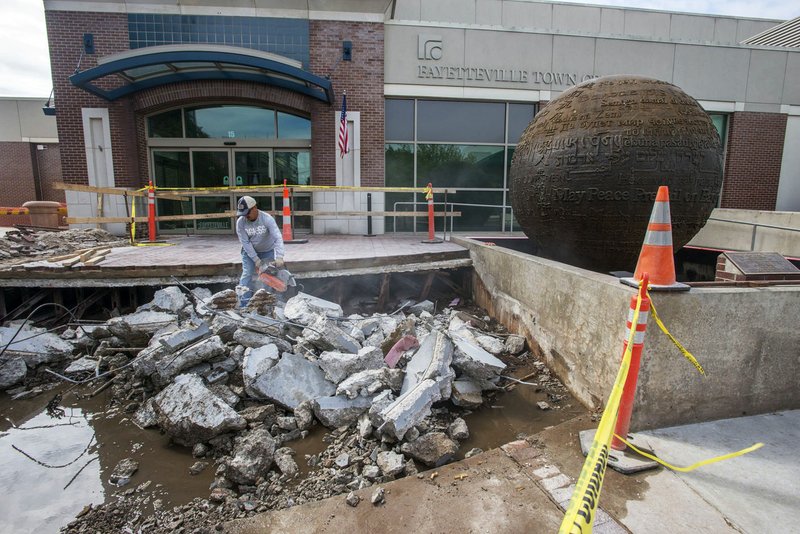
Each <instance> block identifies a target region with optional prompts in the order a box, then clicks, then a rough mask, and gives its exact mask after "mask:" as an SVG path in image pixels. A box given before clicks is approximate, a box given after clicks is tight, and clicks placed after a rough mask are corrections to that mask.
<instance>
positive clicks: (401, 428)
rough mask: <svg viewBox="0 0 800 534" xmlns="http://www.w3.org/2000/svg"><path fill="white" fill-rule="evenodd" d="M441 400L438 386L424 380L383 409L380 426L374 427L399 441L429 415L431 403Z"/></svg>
mask: <svg viewBox="0 0 800 534" xmlns="http://www.w3.org/2000/svg"><path fill="white" fill-rule="evenodd" d="M441 399H442V394H441V387H440V386H439V384H438V383H437V382H436V381H435V380H432V379H430V378H426V379H425V380H423V381H422V382H419V383H418V384H416V385H415V386H414V387H413V388H411V389H410V390H409V391H407V392H406V393H405V394H403V395H401V396H400V397H399V398H398V399H397V400H396V401H394V402H393V403H392V404H390V405H389V406H387V407H386V408H384V409H383V410H382V411H381V412H380V414H379V419H380V420H381V424H380V425H376V426H378V429H379V430H380V431H382V432H384V433H386V434H389V435H394V436H395V437H396V438H397V439H398V440H401V439H403V436H405V433H406V432H407V431H408V430H409V429H410V428H411V427H413V426H414V425H416V424H417V423H419V422H420V421H422V420H423V419H425V418H426V417H427V416H428V415H430V413H431V406H433V403H434V402H437V401H439V400H441ZM373 424H374V422H373Z"/></svg>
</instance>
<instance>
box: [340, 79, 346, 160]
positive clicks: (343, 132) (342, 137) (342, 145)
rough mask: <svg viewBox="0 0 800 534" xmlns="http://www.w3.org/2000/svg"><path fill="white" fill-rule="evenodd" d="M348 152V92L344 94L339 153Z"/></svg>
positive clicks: (342, 154)
mask: <svg viewBox="0 0 800 534" xmlns="http://www.w3.org/2000/svg"><path fill="white" fill-rule="evenodd" d="M345 154H347V93H345V94H343V95H342V115H341V117H340V118H339V155H340V156H341V157H344V155H345Z"/></svg>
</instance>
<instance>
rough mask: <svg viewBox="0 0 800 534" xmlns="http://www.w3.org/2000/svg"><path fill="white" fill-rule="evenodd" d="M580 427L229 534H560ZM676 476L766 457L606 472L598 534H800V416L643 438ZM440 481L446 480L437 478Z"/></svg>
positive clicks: (587, 424)
mask: <svg viewBox="0 0 800 534" xmlns="http://www.w3.org/2000/svg"><path fill="white" fill-rule="evenodd" d="M595 425H596V423H592V422H591V420H590V419H589V418H588V416H581V417H577V418H575V419H572V420H570V421H567V422H566V423H563V424H561V425H558V426H555V427H553V428H550V429H548V430H545V431H543V432H541V433H539V434H537V435H535V436H531V437H529V438H528V439H527V440H520V441H516V442H513V443H509V444H507V445H505V446H503V447H502V448H501V449H495V450H492V451H488V452H486V453H484V454H481V455H478V456H475V457H473V458H470V459H467V460H463V461H461V462H457V463H454V464H450V465H448V466H444V467H441V468H437V469H435V470H430V471H426V472H424V473H422V474H421V478H419V477H407V478H404V479H401V480H398V481H394V482H390V483H388V484H384V485H382V487H384V488H385V490H386V503H385V504H383V505H380V506H373V505H372V504H371V503H370V496H371V495H372V492H373V491H374V490H375V489H376V486H373V487H370V488H365V489H363V490H360V491H359V492H356V493H357V494H358V495H359V496H360V497H361V499H362V502H361V504H359V506H358V507H356V508H352V507H350V506H348V505H347V504H346V503H345V500H344V495H340V496H337V497H332V498H330V499H326V500H323V501H318V502H315V503H310V504H307V505H303V506H296V507H293V508H289V509H285V510H279V511H275V512H268V513H265V514H260V515H257V516H254V517H251V518H247V519H243V520H239V521H234V522H231V523H228V524H226V525H225V532H232V533H242V534H244V533H256V532H259V533H262V532H276V533H277V532H298V533H302V532H331V533H332V532H337V533H338V532H342V531H350V532H353V533H357V532H367V531H376V530H378V531H381V532H387V533H393V532H398V533H399V532H403V533H408V532H414V534H422V533H428V532H430V533H434V532H437V533H438V532H458V533H473V532H474V533H479V532H481V533H482V532H534V533H538V532H542V533H548V532H557V531H558V527H559V525H560V524H561V520H562V518H563V514H564V511H563V510H564V507H566V505H567V504H568V502H569V496H570V494H571V491H572V488H573V487H574V485H573V483H574V481H575V480H576V479H577V477H578V475H579V473H580V470H581V467H582V465H583V459H584V458H583V456H582V455H581V453H580V445H579V441H578V432H579V431H580V430H585V429H588V428H593V427H594V426H595ZM639 435H640V436H645V437H646V439H647V440H648V441H649V442H650V445H651V447H652V448H653V449H654V450H655V452H656V453H657V454H658V455H659V456H660V457H662V458H664V459H665V460H666V461H669V462H670V463H674V464H676V465H689V464H691V463H694V462H696V461H699V460H703V459H707V458H710V457H713V456H718V455H721V454H726V453H729V452H733V451H736V450H739V449H743V448H745V447H748V446H750V445H752V444H753V443H755V442H759V441H761V442H764V444H765V445H764V447H762V448H761V449H759V450H757V451H754V452H752V453H749V454H747V455H744V456H740V457H738V458H734V459H731V460H726V461H723V462H720V463H717V464H713V465H710V466H705V467H701V468H700V469H698V470H696V471H693V472H690V473H677V472H672V471H667V470H665V469H663V468H659V469H657V470H653V471H647V472H643V473H638V474H636V475H621V474H619V473H617V472H615V471H613V470H610V469H609V470H608V471H607V473H606V477H605V481H604V483H603V489H602V494H601V498H600V507H601V508H602V509H603V510H604V511H601V512H599V513H598V516H597V518H596V520H595V523H594V529H593V532H594V533H595V534H599V533H617V532H620V533H624V532H633V533H642V534H652V533H662V532H663V533H668V534H679V533H684V532H685V533H690V532H691V533H697V532H708V533H724V532H740V533H749V534H757V533H762V532H800V528H798V525H799V524H800V506H798V504H800V501H799V500H798V497H797V495H798V494H800V462H797V460H796V459H795V458H794V456H793V455H792V454H793V452H794V449H795V448H796V443H797V442H798V440H800V410H793V411H785V412H780V413H775V414H765V415H757V416H751V417H741V418H736V419H726V420H721V421H713V422H709V423H700V424H693V425H685V426H679V427H671V428H666V429H660V430H655V431H649V432H643V433H639ZM434 472H436V473H438V474H437V476H435V477H432V474H433V473H434Z"/></svg>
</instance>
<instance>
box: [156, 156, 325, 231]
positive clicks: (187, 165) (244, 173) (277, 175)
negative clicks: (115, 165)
mask: <svg viewBox="0 0 800 534" xmlns="http://www.w3.org/2000/svg"><path fill="white" fill-rule="evenodd" d="M152 161H153V176H154V177H155V184H156V186H157V187H170V188H172V187H174V188H184V187H186V188H189V187H193V188H203V187H229V188H234V187H247V186H259V185H281V184H283V180H284V179H286V182H287V184H289V185H307V184H309V182H310V181H311V180H310V179H311V154H310V152H309V151H307V150H280V151H277V150H275V151H273V149H236V148H234V149H228V148H225V149H195V148H188V149H183V150H181V149H176V150H172V149H167V150H157V149H154V150H153V151H152ZM273 177H274V179H273ZM236 196H237V195H234V194H233V193H230V194H219V193H218V192H214V193H211V194H199V195H196V196H193V199H192V200H191V201H187V202H176V201H171V200H159V201H158V207H157V208H158V213H159V215H190V214H192V213H195V214H202V213H221V212H225V211H229V210H233V209H235V207H236V200H237V198H236ZM251 196H253V197H254V198H255V199H256V201H257V202H258V207H259V208H260V209H262V210H264V211H278V212H279V211H280V210H281V208H282V207H283V201H282V196H283V195H282V191H276V192H275V193H274V194H261V195H257V194H253V195H251ZM292 210H294V211H309V210H311V195H310V194H308V193H300V194H295V195H293V201H292ZM234 221H235V219H233V218H230V217H223V218H213V219H198V220H195V221H191V220H188V221H164V222H159V223H158V224H159V230H160V231H165V232H169V231H175V230H177V231H181V230H184V231H185V230H186V229H196V230H197V231H198V232H200V233H231V232H233V231H235V229H234ZM276 221H277V223H278V225H279V226H280V225H281V224H282V221H281V216H280V215H278V216H277V217H276ZM292 222H293V226H294V229H295V230H299V231H301V232H304V231H310V230H311V217H295V218H294V219H293V221H292Z"/></svg>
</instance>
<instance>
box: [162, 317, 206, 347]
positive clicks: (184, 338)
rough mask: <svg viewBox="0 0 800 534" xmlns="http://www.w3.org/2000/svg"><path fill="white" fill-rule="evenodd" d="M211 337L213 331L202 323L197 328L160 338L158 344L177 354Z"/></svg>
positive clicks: (183, 329)
mask: <svg viewBox="0 0 800 534" xmlns="http://www.w3.org/2000/svg"><path fill="white" fill-rule="evenodd" d="M209 336H211V329H210V328H209V327H208V325H207V324H206V323H203V322H201V323H200V325H199V326H197V327H196V328H182V329H180V330H176V331H174V332H171V333H169V334H167V335H165V336H161V337H159V338H158V342H159V343H160V344H161V345H162V346H163V347H164V348H165V349H166V350H167V352H170V353H172V352H175V351H178V350H181V349H182V348H184V347H187V346H189V345H191V344H192V343H197V342H198V341H200V340H201V339H204V338H207V337H209Z"/></svg>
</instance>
